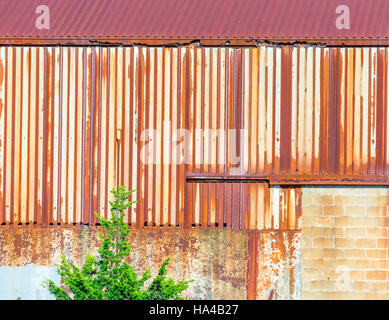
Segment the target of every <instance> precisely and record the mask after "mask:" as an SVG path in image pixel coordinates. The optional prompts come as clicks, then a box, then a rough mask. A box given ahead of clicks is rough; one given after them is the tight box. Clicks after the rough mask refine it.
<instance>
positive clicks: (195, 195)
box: [0, 46, 389, 229]
mask: <svg viewBox="0 0 389 320" xmlns="http://www.w3.org/2000/svg"><path fill="white" fill-rule="evenodd" d="M0 70H1V72H0V105H1V107H2V108H1V110H0V111H1V112H0V141H1V148H0V173H1V179H0V181H1V184H0V186H1V189H0V191H1V192H0V206H1V213H0V223H5V224H9V223H12V224H18V223H37V224H45V225H47V224H57V223H60V224H88V225H89V224H95V223H96V222H97V221H96V219H95V217H94V215H93V212H94V211H98V212H100V213H101V214H104V215H105V216H108V215H109V210H108V204H109V200H111V199H112V196H111V195H110V193H109V190H111V189H112V188H113V187H115V186H117V185H119V184H120V185H126V186H129V187H130V188H132V189H136V190H137V192H136V193H134V194H133V200H137V201H138V203H137V206H136V208H135V207H134V208H132V209H131V210H129V212H128V215H127V217H126V219H127V221H128V223H129V224H131V226H136V227H144V226H148V227H152V226H180V227H187V228H191V227H193V226H196V227H202V228H209V227H211V228H233V229H241V228H243V229H245V228H249V229H252V228H253V229H278V228H282V229H284V228H285V229H287V228H298V227H299V223H298V220H299V219H298V218H299V208H298V203H299V193H300V191H299V188H298V187H296V188H294V187H293V185H300V184H301V185H304V184H388V180H387V178H386V176H387V175H388V162H389V151H388V150H389V148H388V144H389V139H388V134H387V127H388V123H389V114H388V112H387V104H388V99H387V92H388V83H389V82H388V81H387V77H388V53H387V49H386V48H381V47H371V48H359V47H356V48H319V47H295V46H289V47H288V46H284V47H266V46H260V47H258V48H252V47H250V48H226V47H212V48H211V47H193V46H187V47H147V46H135V47H1V48H0ZM269 185H270V186H271V187H269ZM277 185H281V186H282V185H292V186H291V187H290V188H280V187H277ZM280 199H288V200H287V201H286V202H285V203H283V202H282V201H284V200H280ZM227 202H230V203H231V204H230V205H227ZM272 203H273V205H272ZM282 215H286V216H285V217H284V216H282ZM285 221H286V222H285Z"/></svg>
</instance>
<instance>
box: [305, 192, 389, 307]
mask: <svg viewBox="0 0 389 320" xmlns="http://www.w3.org/2000/svg"><path fill="white" fill-rule="evenodd" d="M302 216H303V218H302V219H303V220H302V246H303V247H302V252H301V259H302V270H303V272H302V298H303V299H389V189H388V188H385V187H354V186H353V187H345V186H341V187H322V186H321V187H304V188H303V192H302Z"/></svg>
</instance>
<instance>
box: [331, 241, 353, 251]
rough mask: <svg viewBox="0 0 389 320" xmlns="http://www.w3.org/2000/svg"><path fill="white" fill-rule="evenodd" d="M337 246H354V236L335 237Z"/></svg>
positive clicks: (349, 247) (350, 247)
mask: <svg viewBox="0 0 389 320" xmlns="http://www.w3.org/2000/svg"><path fill="white" fill-rule="evenodd" d="M335 247H336V248H348V249H352V248H354V239H352V238H336V239H335Z"/></svg>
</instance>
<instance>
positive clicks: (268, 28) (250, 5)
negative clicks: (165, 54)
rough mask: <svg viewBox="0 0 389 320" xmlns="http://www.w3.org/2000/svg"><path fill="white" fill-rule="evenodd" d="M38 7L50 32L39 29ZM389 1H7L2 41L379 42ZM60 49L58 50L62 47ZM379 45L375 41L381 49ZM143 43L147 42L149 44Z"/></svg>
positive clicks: (1, 15)
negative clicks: (44, 10) (345, 10)
mask: <svg viewBox="0 0 389 320" xmlns="http://www.w3.org/2000/svg"><path fill="white" fill-rule="evenodd" d="M39 5H46V6H48V8H49V9H50V28H49V29H48V30H45V29H43V30H41V29H38V28H36V26H35V21H36V19H37V18H38V16H39V14H36V13H35V10H36V8H37V7H38V6H39ZM341 5H343V6H344V5H346V6H348V7H349V9H350V26H351V27H350V28H349V29H337V27H336V19H337V17H338V16H339V15H340V14H337V13H336V8H337V7H338V6H341ZM388 16H389V6H388V2H387V1H386V0H374V1H371V0H359V1H355V0H343V1H341V2H339V1H338V0H321V1H317V0H304V1H302V0H276V1H268V0H244V1H241V0H213V1H208V0H196V1H192V0H163V1H161V0H160V1H155V0H136V1H135V0H115V1H110V0H99V1H93V0H82V1H80V0H61V1H57V0H45V1H44V2H42V1H40V0H28V1H26V0H3V1H1V3H0V38H3V39H8V40H10V41H12V42H17V41H19V40H21V39H24V40H26V41H27V42H30V43H35V44H37V43H42V42H43V43H46V42H47V41H48V40H50V39H51V40H55V41H58V40H60V39H64V40H65V41H66V42H68V43H75V42H80V41H85V42H86V43H88V42H89V40H96V39H99V40H111V41H112V40H114V41H115V40H117V41H127V40H129V39H138V40H144V41H149V40H150V39H165V40H170V39H171V40H180V39H184V40H194V39H199V40H202V39H214V40H218V39H243V40H245V41H247V40H252V39H257V40H261V39H262V40H263V39H272V40H275V39H284V40H289V39H300V40H303V41H304V40H308V39H316V40H321V41H325V39H333V40H339V42H340V39H348V40H355V39H367V40H369V39H379V40H380V41H386V42H387V39H388V34H389V25H388V24H387V23H386V21H387V17H388ZM55 41H54V42H55ZM378 42H379V41H376V43H378ZM142 43H144V42H142Z"/></svg>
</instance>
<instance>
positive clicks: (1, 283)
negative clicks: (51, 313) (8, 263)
mask: <svg viewBox="0 0 389 320" xmlns="http://www.w3.org/2000/svg"><path fill="white" fill-rule="evenodd" d="M46 278H49V279H51V280H53V281H54V282H55V283H56V284H59V283H60V278H59V275H58V274H57V273H56V268H55V267H46V266H39V265H34V264H28V265H25V266H20V267H4V266H2V267H0V300H37V299H38V300H53V299H54V297H53V296H52V295H50V294H49V291H48V290H47V289H46V288H43V287H42V286H41V284H42V282H43V280H44V279H46Z"/></svg>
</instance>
